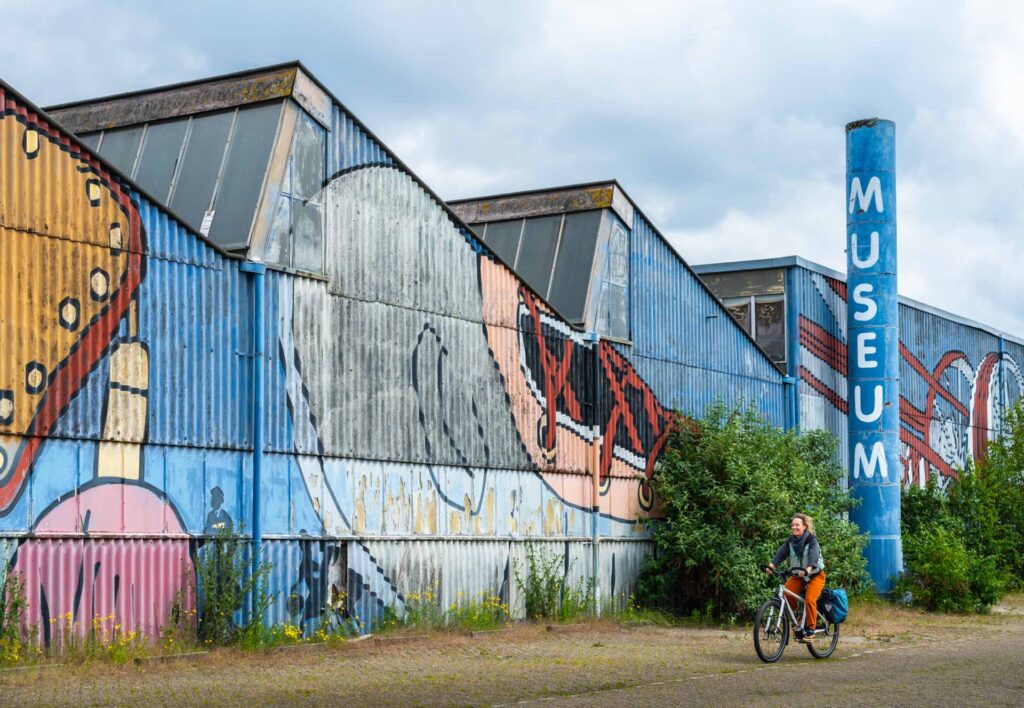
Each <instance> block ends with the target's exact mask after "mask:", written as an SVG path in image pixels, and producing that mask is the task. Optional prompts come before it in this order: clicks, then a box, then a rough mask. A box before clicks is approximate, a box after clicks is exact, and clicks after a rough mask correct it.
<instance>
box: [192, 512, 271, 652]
mask: <svg viewBox="0 0 1024 708" xmlns="http://www.w3.org/2000/svg"><path fill="white" fill-rule="evenodd" d="M195 566H196V580H197V581H198V585H199V587H198V592H197V594H196V596H197V599H198V601H199V623H198V634H199V640H200V641H201V642H203V643H204V644H215V645H222V646H224V645H229V644H234V643H236V642H238V643H242V644H244V645H245V646H253V645H257V644H260V643H262V641H263V638H264V634H265V632H266V629H267V628H266V627H265V625H264V623H263V618H264V615H265V614H266V611H267V609H268V608H269V607H270V605H271V603H272V602H273V597H272V596H271V595H269V594H268V593H267V591H266V586H267V576H268V575H269V574H270V569H271V568H270V564H268V563H259V564H258V566H257V568H256V572H251V569H250V562H249V543H248V541H247V540H246V539H245V538H243V537H242V536H241V535H239V534H233V533H232V532H231V531H230V530H227V529H224V530H221V531H219V532H218V533H217V535H216V536H214V537H213V538H211V539H209V540H208V541H207V542H206V543H205V544H204V545H203V547H202V548H201V549H200V550H199V553H198V554H197V555H196V558H195ZM250 596H251V597H252V600H253V602H252V604H253V607H249V608H248V612H245V613H243V614H244V617H243V619H242V621H241V622H236V619H235V613H236V612H239V611H240V610H242V609H243V607H244V605H245V603H246V602H247V601H248V600H249V598H250Z"/></svg>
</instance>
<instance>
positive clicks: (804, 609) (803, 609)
mask: <svg viewBox="0 0 1024 708" xmlns="http://www.w3.org/2000/svg"><path fill="white" fill-rule="evenodd" d="M787 595H788V596H789V597H792V598H793V599H795V600H796V601H797V602H799V603H800V607H801V613H800V621H799V622H797V619H796V613H794V612H793V608H792V607H791V606H790V604H789V603H788V602H787V601H786V596H787ZM778 597H779V602H781V603H782V608H783V610H784V611H785V612H787V613H789V619H790V621H791V622H792V623H793V626H794V627H798V628H803V626H804V623H805V622H806V621H807V601H806V600H804V598H803V597H802V596H800V595H797V594H796V593H795V592H792V591H791V590H789V589H787V588H786V584H785V583H782V584H781V585H779V595H778ZM774 624H775V631H779V630H780V629H781V625H782V612H780V613H779V616H778V618H777V619H776V620H775V622H774Z"/></svg>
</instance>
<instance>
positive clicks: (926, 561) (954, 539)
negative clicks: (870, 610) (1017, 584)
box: [897, 524, 1003, 612]
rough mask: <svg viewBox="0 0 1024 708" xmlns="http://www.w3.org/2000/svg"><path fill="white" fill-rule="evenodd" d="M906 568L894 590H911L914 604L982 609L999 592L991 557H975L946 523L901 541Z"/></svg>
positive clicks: (943, 608)
mask: <svg viewBox="0 0 1024 708" xmlns="http://www.w3.org/2000/svg"><path fill="white" fill-rule="evenodd" d="M903 552H904V556H905V558H906V565H907V570H906V572H905V573H904V575H903V577H902V578H900V581H899V583H898V584H897V590H899V591H902V592H910V593H911V595H912V597H913V600H914V604H916V605H919V606H921V607H924V608H925V609H928V610H936V611H939V612H984V611H987V610H988V608H989V607H991V606H992V605H993V604H994V603H996V602H997V601H998V600H999V598H1000V596H1001V593H1002V588H1003V585H1002V582H1001V580H1000V576H999V574H998V573H996V572H995V561H994V559H993V558H992V557H991V556H977V555H974V554H972V553H970V552H969V551H968V550H967V547H966V546H965V545H964V541H963V537H962V536H961V535H960V534H959V533H957V532H956V531H954V530H952V529H950V528H949V527H947V526H944V525H941V524H936V525H934V526H931V527H924V528H923V529H922V530H920V531H919V532H918V533H917V534H915V535H912V536H907V537H905V538H904V540H903Z"/></svg>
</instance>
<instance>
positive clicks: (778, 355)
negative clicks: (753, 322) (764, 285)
mask: <svg viewBox="0 0 1024 708" xmlns="http://www.w3.org/2000/svg"><path fill="white" fill-rule="evenodd" d="M755 307H756V309H757V327H756V332H757V336H756V339H757V343H758V344H760V345H761V348H762V349H764V350H765V352H767V353H768V356H770V357H771V358H772V361H784V360H785V359H786V327H785V322H784V320H785V317H786V308H785V304H784V303H783V301H782V300H780V299H776V300H774V301H768V302H762V301H761V300H760V299H756V301H755Z"/></svg>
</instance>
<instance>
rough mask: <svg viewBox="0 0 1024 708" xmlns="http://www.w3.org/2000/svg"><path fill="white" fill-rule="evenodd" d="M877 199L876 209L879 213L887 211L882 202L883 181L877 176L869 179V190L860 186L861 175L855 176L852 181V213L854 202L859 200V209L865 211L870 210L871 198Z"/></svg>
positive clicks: (851, 211)
mask: <svg viewBox="0 0 1024 708" xmlns="http://www.w3.org/2000/svg"><path fill="white" fill-rule="evenodd" d="M872 199H874V200H875V209H876V210H877V211H878V213H879V214H881V213H882V212H884V211H885V205H884V204H882V181H881V180H880V179H878V178H877V177H872V178H871V179H869V180H868V188H867V191H865V190H864V189H862V188H861V186H860V177H854V178H853V181H852V182H850V213H851V214H852V213H853V203H854V202H857V211H859V212H861V213H863V212H865V211H867V210H868V206H869V205H870V204H871V200H872Z"/></svg>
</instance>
